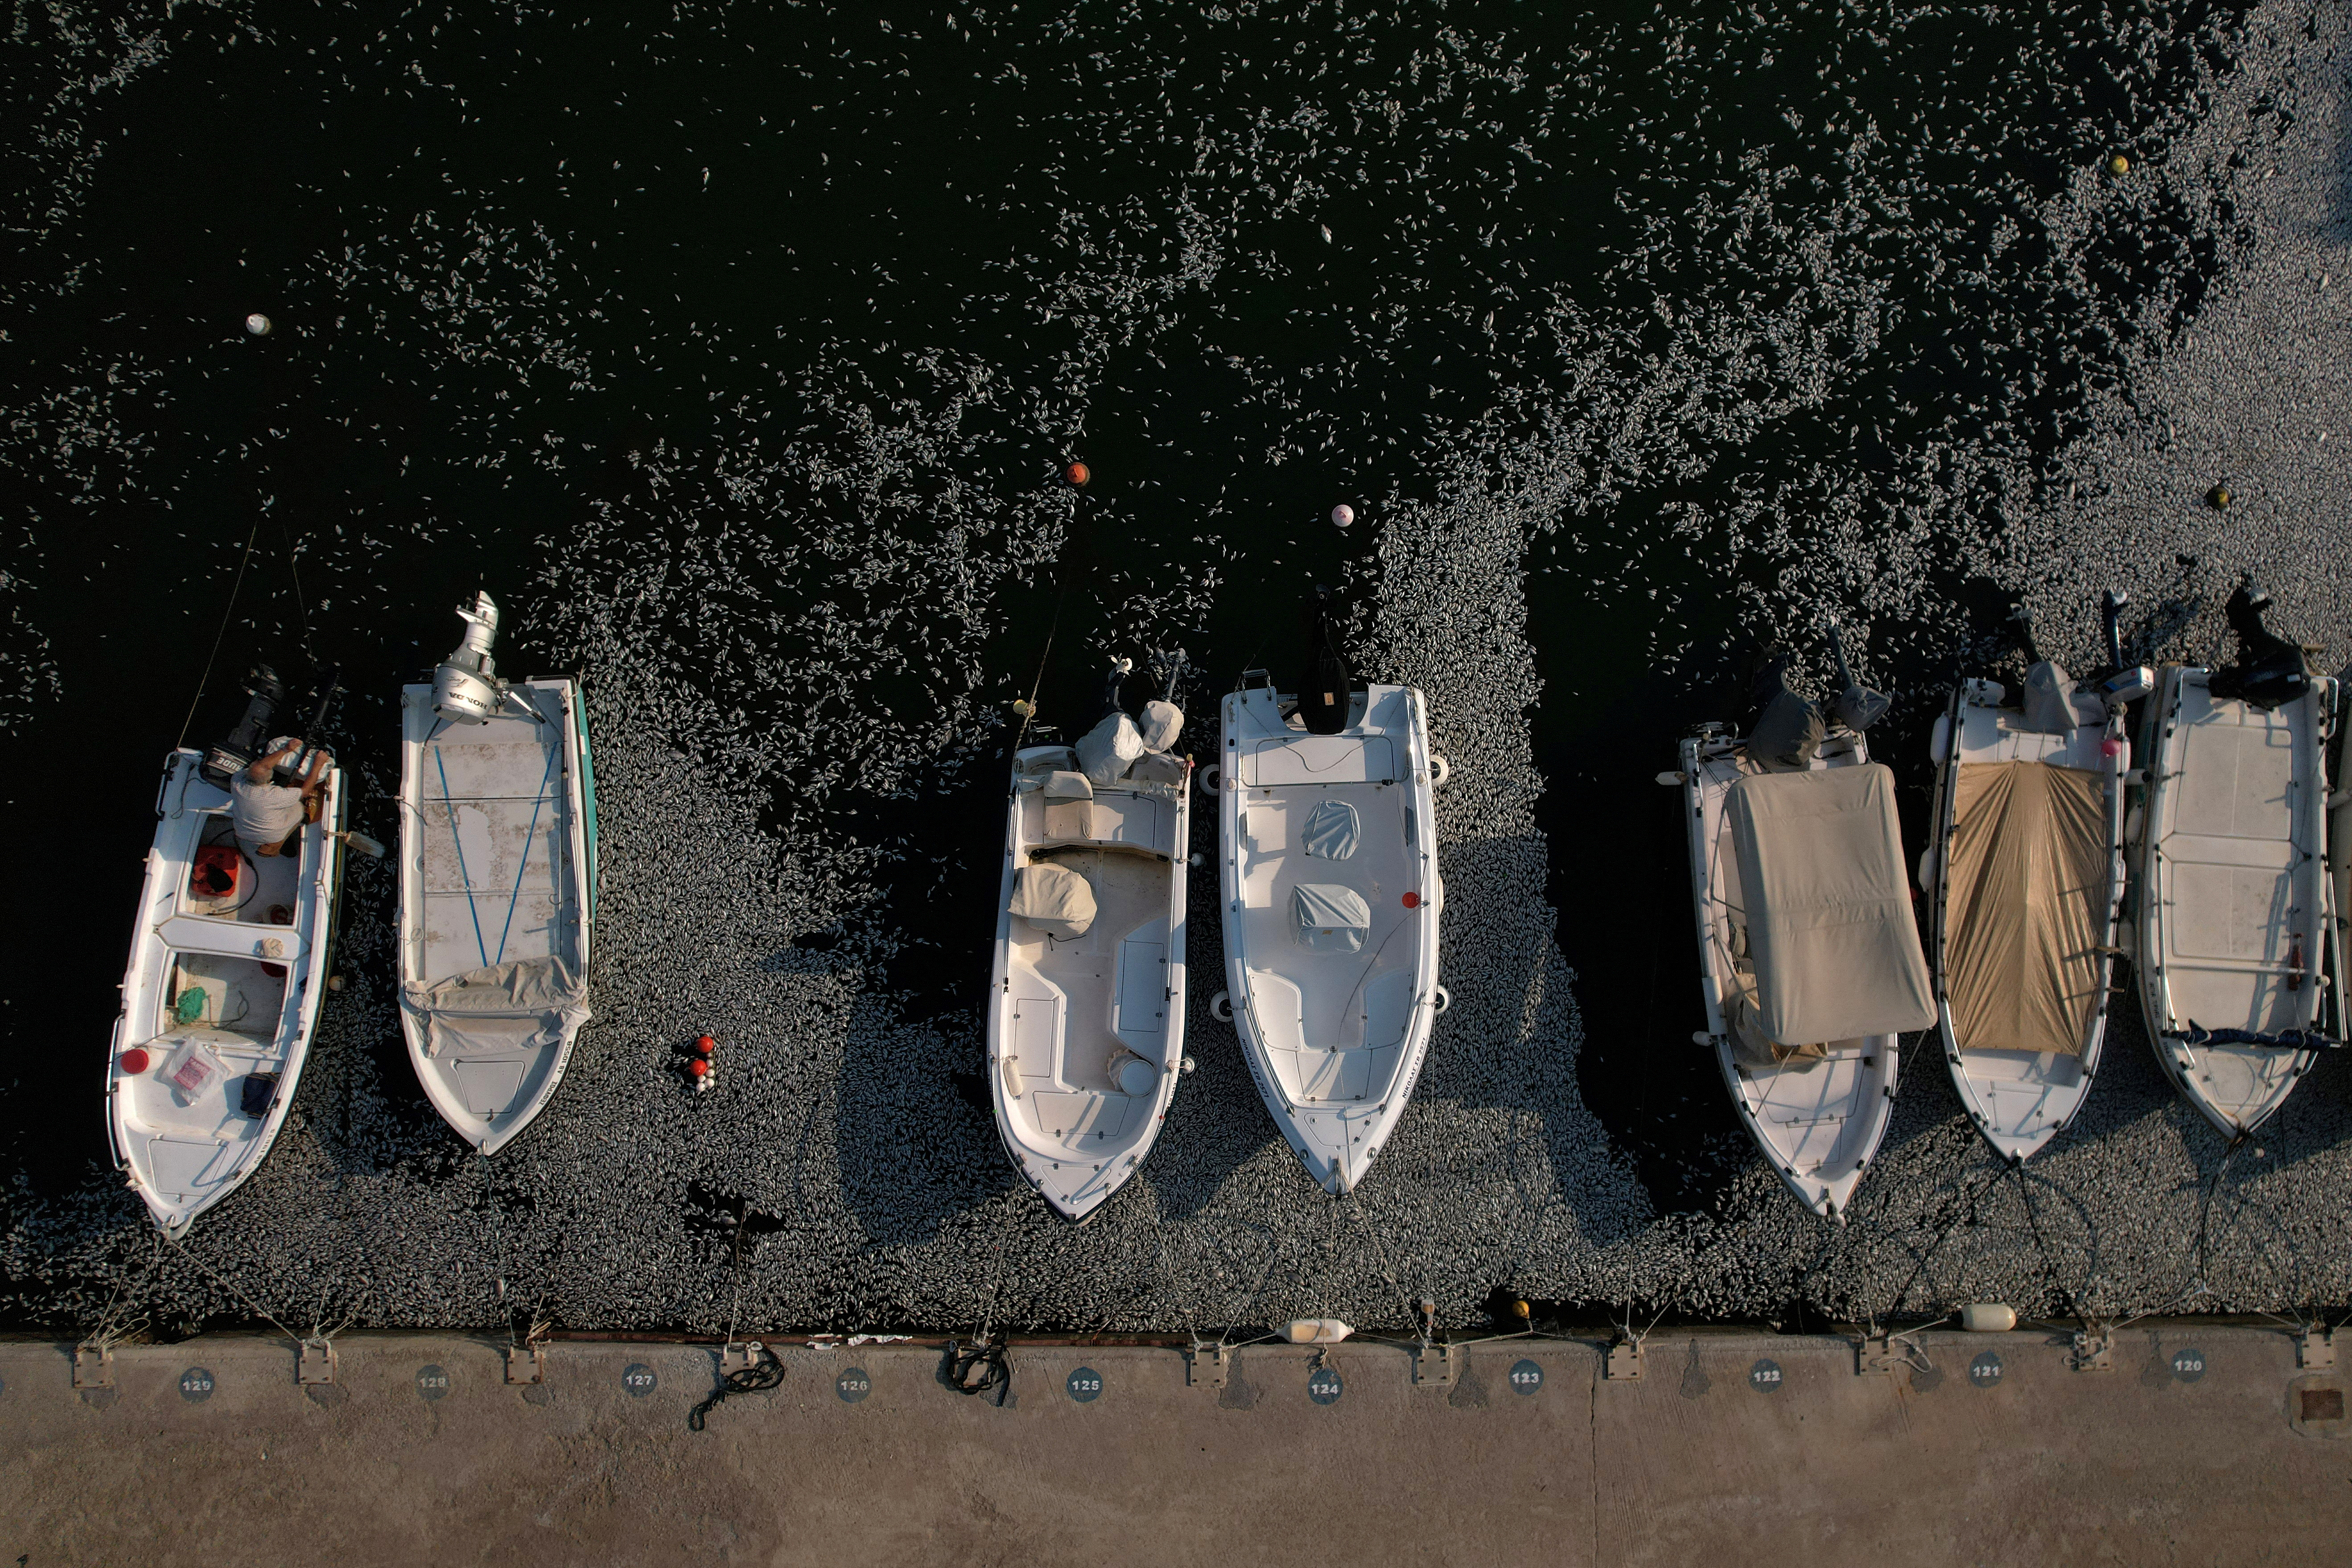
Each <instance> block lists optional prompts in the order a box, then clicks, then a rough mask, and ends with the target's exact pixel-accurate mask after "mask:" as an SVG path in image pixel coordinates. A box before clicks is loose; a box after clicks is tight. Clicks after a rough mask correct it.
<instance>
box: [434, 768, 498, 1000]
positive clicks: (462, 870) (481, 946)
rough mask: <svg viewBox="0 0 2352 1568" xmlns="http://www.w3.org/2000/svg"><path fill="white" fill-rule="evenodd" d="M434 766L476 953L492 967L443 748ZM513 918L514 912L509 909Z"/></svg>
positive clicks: (486, 966) (486, 965) (483, 961)
mask: <svg viewBox="0 0 2352 1568" xmlns="http://www.w3.org/2000/svg"><path fill="white" fill-rule="evenodd" d="M433 765H434V766H435V767H436V768H438V769H439V770H440V772H441V809H442V811H443V812H444V813H445V814H446V815H447V816H448V818H449V842H450V843H452V844H454V845H456V846H457V880H458V881H460V882H462V883H464V884H465V888H466V912H467V914H469V915H471V916H473V917H474V951H475V952H478V953H480V954H481V956H482V967H483V968H484V969H488V967H489V966H490V948H489V944H488V942H484V941H483V940H482V912H481V911H480V910H478V909H476V908H475V907H474V879H473V875H472V873H470V872H468V871H467V869H466V841H465V840H464V839H463V838H460V837H458V836H457V806H456V805H454V804H452V803H451V801H450V799H449V764H448V763H446V762H444V761H442V760H441V748H440V747H438V746H436V747H434V748H433ZM507 912H508V914H509V916H511V915H512V914H513V912H514V911H513V910H511V909H509V910H508V911H507ZM499 952H501V953H503V952H506V943H505V939H503V938H501V939H500V940H499Z"/></svg>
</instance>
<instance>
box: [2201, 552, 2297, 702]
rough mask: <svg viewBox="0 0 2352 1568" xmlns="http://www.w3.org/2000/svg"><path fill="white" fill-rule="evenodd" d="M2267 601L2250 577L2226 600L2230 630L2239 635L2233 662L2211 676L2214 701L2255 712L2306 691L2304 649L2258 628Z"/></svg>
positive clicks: (2264, 628) (2267, 605)
mask: <svg viewBox="0 0 2352 1568" xmlns="http://www.w3.org/2000/svg"><path fill="white" fill-rule="evenodd" d="M2270 607H2271V596H2270V595H2268V594H2266V593H2264V592H2263V588H2262V584H2258V583H2256V582H2255V581H2254V580H2253V579H2252V577H2248V578H2245V579H2244V580H2242V582H2240V583H2239V584H2238V586H2237V590H2236V591H2235V592H2234V593H2232V594H2231V595H2230V604H2229V607H2228V609H2227V610H2226V611H2225V612H2224V614H2226V615H2227V616H2229V619H2230V629H2231V631H2233V632H2235V633H2237V634H2238V658H2237V660H2236V662H2235V663H2233V664H2231V666H2230V667H2229V668H2226V669H2217V670H2215V671H2214V672H2213V676H2212V680H2211V683H2210V684H2211V689H2212V692H2213V695H2214V696H2216V697H2234V698H2236V699H2238V700H2240V701H2242V702H2245V703H2249V704H2251V705H2252V706H2253V707H2256V708H2261V709H2265V710H2267V709H2272V708H2277V707H2281V706H2283V705H2284V704H2286V703H2289V702H2292V701H2294V700H2295V699H2296V698H2298V697H2301V696H2302V695H2303V694H2304V693H2305V692H2306V691H2308V690H2310V689H2311V672H2310V670H2309V669H2308V668H2306V667H2305V663H2304V658H2303V649H2301V648H2300V647H2296V646H2295V645H2294V644H2293V643H2291V642H2289V641H2287V640H2286V638H2284V637H2280V636H2279V635H2278V634H2277V633H2275V632H2273V631H2272V630H2271V629H2270V628H2269V627H2268V626H2263V611H2265V610H2267V609H2269V608H2270Z"/></svg>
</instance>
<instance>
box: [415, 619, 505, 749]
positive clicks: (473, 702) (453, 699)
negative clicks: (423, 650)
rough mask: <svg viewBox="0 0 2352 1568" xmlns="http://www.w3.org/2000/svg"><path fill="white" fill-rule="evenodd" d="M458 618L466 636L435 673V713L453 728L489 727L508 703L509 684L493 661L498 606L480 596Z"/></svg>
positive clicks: (497, 633) (497, 625) (497, 629)
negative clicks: (487, 725)
mask: <svg viewBox="0 0 2352 1568" xmlns="http://www.w3.org/2000/svg"><path fill="white" fill-rule="evenodd" d="M457 618H458V619H459V620H461V621H463V622H465V623H466V635H465V637H464V638H463V640H461V641H460V642H459V643H458V644H457V651H456V652H454V653H452V654H451V655H450V656H449V657H448V658H445V659H443V660H442V661H441V664H440V667H439V668H436V669H435V670H434V672H433V711H434V712H436V713H437V714H439V715H440V716H441V717H442V718H444V719H446V720H447V721H449V722H451V723H453V724H487V723H488V722H489V721H490V719H491V716H492V715H494V714H496V713H497V712H498V710H499V709H501V708H503V707H505V706H506V700H507V683H506V682H505V681H503V680H501V679H499V670H498V665H497V663H496V661H494V660H493V659H492V658H490V642H491V639H492V638H494V637H497V636H498V635H499V606H498V603H497V601H496V600H494V599H492V598H491V597H490V596H489V595H488V594H487V593H477V594H476V595H474V604H473V607H472V608H470V609H468V608H467V606H465V605H458V606H457Z"/></svg>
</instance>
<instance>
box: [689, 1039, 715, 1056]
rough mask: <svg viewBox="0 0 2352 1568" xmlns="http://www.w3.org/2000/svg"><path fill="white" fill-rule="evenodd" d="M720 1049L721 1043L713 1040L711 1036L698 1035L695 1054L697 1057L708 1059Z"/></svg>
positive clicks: (695, 1042)
mask: <svg viewBox="0 0 2352 1568" xmlns="http://www.w3.org/2000/svg"><path fill="white" fill-rule="evenodd" d="M718 1048H719V1042H718V1041H717V1040H714V1039H712V1038H711V1037H709V1035H698V1036H696V1037H695V1041H694V1054H695V1055H696V1056H698V1057H707V1056H709V1054H710V1053H711V1052H712V1051H714V1050H716V1049H718Z"/></svg>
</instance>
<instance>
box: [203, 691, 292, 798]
mask: <svg viewBox="0 0 2352 1568" xmlns="http://www.w3.org/2000/svg"><path fill="white" fill-rule="evenodd" d="M285 700H286V686H285V683H284V682H282V681H280V680H279V679H278V672H277V671H276V670H274V669H272V668H269V667H268V665H266V664H257V665H255V666H254V667H253V671H252V673H251V674H249V675H247V677H246V678H245V717H244V718H242V719H239V720H238V721H236V729H234V730H231V731H229V732H228V734H227V736H226V738H225V739H223V740H221V741H219V742H215V744H213V745H211V746H209V747H207V748H205V755H204V761H203V762H201V763H198V764H197V771H198V772H199V773H203V774H204V778H205V783H206V784H211V785H212V786H213V787H215V789H226V788H228V786H229V781H230V780H232V779H234V778H236V775H237V774H238V773H242V772H243V771H244V770H245V769H247V768H249V767H251V766H252V765H253V760H254V759H255V758H256V757H258V756H263V755H265V754H267V753H268V750H269V737H270V735H271V734H272V733H273V732H274V731H275V730H276V728H277V724H278V706H279V705H280V704H281V703H283V702H284V701H285Z"/></svg>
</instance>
